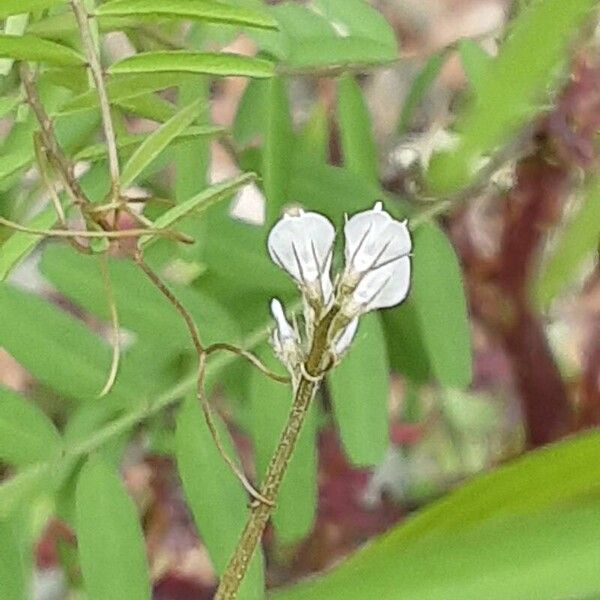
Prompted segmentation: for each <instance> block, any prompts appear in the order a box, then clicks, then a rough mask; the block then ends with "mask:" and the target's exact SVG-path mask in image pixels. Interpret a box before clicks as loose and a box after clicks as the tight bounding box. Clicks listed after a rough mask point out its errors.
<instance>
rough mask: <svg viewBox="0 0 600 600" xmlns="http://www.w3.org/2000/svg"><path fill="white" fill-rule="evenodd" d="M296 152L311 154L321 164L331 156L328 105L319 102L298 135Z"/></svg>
mask: <svg viewBox="0 0 600 600" xmlns="http://www.w3.org/2000/svg"><path fill="white" fill-rule="evenodd" d="M294 152H295V154H296V155H297V156H298V155H299V156H311V157H312V158H313V159H314V160H316V161H318V162H320V163H321V164H325V163H327V160H328V157H329V115H328V112H327V107H326V106H325V105H324V104H323V103H322V102H317V103H316V104H315V105H314V107H313V110H312V113H311V115H310V116H309V118H308V120H307V121H306V123H305V124H304V127H303V128H302V130H301V131H300V132H299V133H298V135H297V136H296V144H295V150H294Z"/></svg>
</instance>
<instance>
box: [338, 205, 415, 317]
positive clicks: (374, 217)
mask: <svg viewBox="0 0 600 600" xmlns="http://www.w3.org/2000/svg"><path fill="white" fill-rule="evenodd" d="M344 235H345V238H346V248H345V258H346V267H345V270H344V274H343V276H342V285H341V288H342V289H348V290H351V297H350V302H349V303H348V305H347V306H346V311H347V312H348V313H349V314H350V315H351V316H355V315H357V314H361V313H365V312H368V311H370V310H376V309H378V308H387V307H390V306H396V305H397V304H400V302H402V300H404V298H406V295H407V294H408V288H409V287H410V257H409V255H410V251H411V249H412V241H411V238H410V232H409V230H408V227H407V224H406V221H396V220H395V219H393V218H392V217H391V216H390V215H389V214H388V213H387V212H385V211H384V210H383V208H382V204H381V202H377V204H375V206H374V208H372V209H371V210H366V211H364V212H361V213H358V214H356V215H354V216H353V217H352V218H350V219H349V220H348V221H347V222H346V225H345V226H344Z"/></svg>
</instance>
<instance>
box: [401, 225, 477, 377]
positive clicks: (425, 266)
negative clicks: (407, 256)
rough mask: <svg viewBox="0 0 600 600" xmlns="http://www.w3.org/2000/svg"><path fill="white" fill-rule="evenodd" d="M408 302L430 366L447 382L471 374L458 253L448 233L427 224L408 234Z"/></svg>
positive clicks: (467, 323) (465, 307)
mask: <svg viewBox="0 0 600 600" xmlns="http://www.w3.org/2000/svg"><path fill="white" fill-rule="evenodd" d="M413 242H414V251H413V261H412V265H413V281H412V286H411V290H410V292H409V297H410V299H411V300H412V302H413V303H414V307H415V311H416V314H417V316H418V319H419V324H420V329H421V331H422V334H423V341H424V344H425V347H426V349H427V353H428V355H429V362H430V364H431V369H432V372H433V374H434V376H435V377H436V378H437V380H438V381H439V382H440V383H441V384H442V385H444V386H448V387H466V386H467V385H469V383H470V382H471V377H472V350H471V332H470V326H469V318H468V314H467V304H466V299H465V292H464V290H463V283H462V275H461V272H460V267H459V264H458V259H457V257H456V254H455V252H454V249H453V248H452V245H451V243H450V241H449V240H448V238H447V237H446V236H445V235H444V234H443V233H442V232H441V231H440V230H439V229H438V228H437V227H435V226H433V225H429V224H427V225H422V226H421V227H419V228H418V229H417V231H416V232H415V233H414V234H413Z"/></svg>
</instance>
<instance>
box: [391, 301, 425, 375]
mask: <svg viewBox="0 0 600 600" xmlns="http://www.w3.org/2000/svg"><path fill="white" fill-rule="evenodd" d="M382 317H383V322H384V325H385V337H386V340H387V347H388V356H389V361H390V366H391V367H392V369H393V370H394V371H396V373H400V374H402V375H405V376H406V377H408V378H409V379H410V380H411V381H413V382H415V383H426V382H427V381H428V380H429V377H430V375H431V366H430V364H429V360H430V359H429V356H428V354H427V348H426V347H425V342H424V340H423V331H422V326H421V323H420V321H419V315H418V314H417V310H416V308H415V302H414V300H413V297H412V294H410V293H409V297H408V298H407V299H406V300H405V301H404V302H403V303H402V304H401V305H400V306H397V307H396V308H393V309H391V310H384V311H383V312H382Z"/></svg>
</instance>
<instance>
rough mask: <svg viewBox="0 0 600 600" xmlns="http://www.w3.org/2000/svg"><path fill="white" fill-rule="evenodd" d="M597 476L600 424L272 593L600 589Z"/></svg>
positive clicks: (479, 481) (547, 593)
mask: <svg viewBox="0 0 600 600" xmlns="http://www.w3.org/2000/svg"><path fill="white" fill-rule="evenodd" d="M599 481H600V434H599V433H597V432H596V433H591V434H587V435H582V436H580V437H578V438H574V439H571V440H568V441H565V442H562V443H559V444H556V445H553V446H549V447H546V448H545V449H543V450H539V451H536V452H532V453H530V454H528V455H526V456H524V457H523V458H520V459H518V460H516V461H514V462H512V463H510V464H507V465H505V466H502V467H500V468H498V469H496V470H495V471H493V472H491V473H487V474H485V475H482V476H480V477H477V478H476V479H475V480H473V481H472V482H471V483H468V484H466V485H464V486H462V487H461V488H459V489H458V490H456V491H455V492H453V493H451V494H449V495H448V496H447V497H445V498H443V499H442V500H440V501H438V502H435V503H434V504H432V505H430V506H429V507H427V508H426V509H424V510H422V511H421V512H419V513H417V515H416V516H414V517H412V518H410V519H409V520H407V521H406V522H405V523H403V524H401V525H400V526H399V527H397V528H395V529H394V530H392V531H390V532H388V533H387V534H386V535H385V536H383V537H381V538H380V539H379V540H376V541H375V542H372V543H371V544H369V545H368V546H367V547H365V548H364V549H363V550H361V551H359V552H357V553H356V554H354V555H353V556H351V557H350V558H349V559H348V560H347V561H345V562H344V563H343V564H342V565H341V566H340V567H339V568H337V569H335V570H333V571H332V572H331V573H330V574H328V575H325V576H324V577H322V578H319V579H316V580H313V582H309V583H306V584H304V585H300V586H298V587H297V588H292V589H291V590H289V591H285V590H284V591H283V592H281V593H280V594H276V595H275V596H274V598H275V599H276V600H300V599H302V600H304V599H306V600H309V599H312V598H314V599H317V598H345V597H348V594H349V593H350V595H351V597H352V598H357V599H358V600H362V599H363V598H364V599H365V600H366V599H367V598H369V599H370V598H372V597H373V594H375V595H376V596H377V597H381V598H390V599H396V598H397V599H399V600H400V599H402V600H403V599H404V598H406V599H409V598H427V599H431V600H438V599H439V600H446V599H448V598H457V599H458V598H460V599H461V600H467V599H468V600H471V599H472V600H478V599H480V598H486V600H487V598H490V599H496V598H497V599H498V600H501V599H504V598H507V597H510V598H511V599H512V598H515V600H521V599H522V600H529V599H531V598H557V599H560V600H568V599H570V598H588V597H590V598H591V597H595V596H596V595H597V594H596V593H597V592H598V591H599V590H600V572H599V571H598V570H597V569H596V568H595V567H593V566H592V565H595V564H597V563H598V560H600V555H599V551H598V546H597V538H598V535H600V522H599V521H598V519H599V517H600V510H599V508H600V501H599V500H600V484H599ZM576 501H579V502H581V505H580V506H577V505H576V504H575V502H576ZM544 511H547V512H544ZM576 515H577V516H576ZM572 517H573V518H572ZM597 528H598V529H597ZM487 560H489V562H486V561H487ZM519 584H521V585H519ZM506 586H511V588H510V589H509V588H508V587H506ZM350 590H351V592H350Z"/></svg>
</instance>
